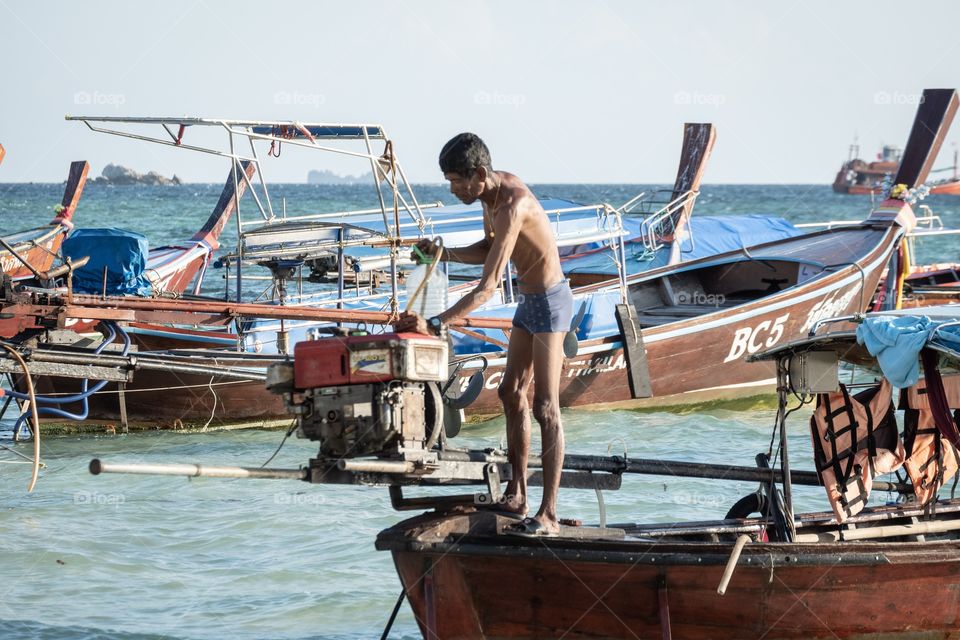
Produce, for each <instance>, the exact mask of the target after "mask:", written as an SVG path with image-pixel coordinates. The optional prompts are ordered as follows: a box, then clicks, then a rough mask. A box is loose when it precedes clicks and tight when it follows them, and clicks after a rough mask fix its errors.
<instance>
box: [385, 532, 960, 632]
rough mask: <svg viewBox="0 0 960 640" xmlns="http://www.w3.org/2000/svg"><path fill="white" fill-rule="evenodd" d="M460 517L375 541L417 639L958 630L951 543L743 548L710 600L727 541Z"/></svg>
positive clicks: (959, 556)
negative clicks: (633, 536)
mask: <svg viewBox="0 0 960 640" xmlns="http://www.w3.org/2000/svg"><path fill="white" fill-rule="evenodd" d="M468 518H473V519H476V518H477V514H472V516H449V517H436V516H435V517H433V518H432V519H430V518H429V517H426V521H424V520H423V519H419V520H418V519H415V520H414V521H413V522H412V523H409V522H408V523H401V524H399V525H397V526H396V527H393V528H391V529H388V530H386V531H384V532H382V533H381V534H380V536H379V537H378V540H377V548H378V549H381V550H389V551H390V552H391V553H392V555H393V559H394V564H395V566H396V569H397V573H398V575H399V576H400V580H401V582H402V583H403V587H404V590H405V592H406V595H407V598H408V601H409V603H410V606H411V608H412V609H413V612H414V615H415V617H416V620H417V623H418V624H419V626H420V630H421V633H422V634H423V637H424V638H488V639H491V638H559V637H563V638H638V637H639V638H650V637H671V636H670V635H666V634H663V629H664V626H665V624H667V623H668V624H669V629H670V633H671V634H672V637H674V638H684V639H686V640H697V639H704V640H706V639H712V640H718V639H723V638H765V639H787V638H789V639H800V638H871V639H879V638H904V637H907V638H949V637H955V634H956V633H957V632H960V618H958V611H960V609H958V598H960V544H958V543H957V542H943V543H901V542H898V543H895V544H884V543H836V544H822V543H816V544H785V543H767V544H761V543H756V544H750V545H747V547H745V548H744V551H743V555H742V556H741V558H740V561H739V563H738V565H737V568H736V570H735V572H734V574H733V577H732V579H731V581H730V583H729V586H728V588H727V591H726V595H724V596H721V595H718V593H717V587H718V585H719V584H720V581H721V578H722V575H723V571H724V567H725V565H726V563H727V560H728V558H729V556H730V552H731V550H732V547H733V543H732V542H730V543H725V544H715V543H676V542H671V543H668V542H657V541H650V542H642V541H639V540H634V541H630V542H625V541H614V540H603V541H600V540H577V539H572V538H566V537H565V538H559V539H549V540H547V539H541V540H524V539H517V538H515V537H512V536H504V535H502V534H501V535H497V533H496V531H495V530H494V531H490V527H489V525H488V526H487V527H486V528H485V527H484V524H483V523H479V525H478V523H476V522H474V523H467V524H463V523H462V521H464V520H467V519H468ZM499 519H500V520H503V518H499ZM465 526H466V527H469V528H470V529H471V531H470V533H469V535H465V536H463V537H460V535H461V534H459V533H456V532H454V533H450V531H449V530H450V529H454V530H457V529H462V528H463V527H465ZM500 526H502V524H501V525H500ZM431 538H432V541H431Z"/></svg>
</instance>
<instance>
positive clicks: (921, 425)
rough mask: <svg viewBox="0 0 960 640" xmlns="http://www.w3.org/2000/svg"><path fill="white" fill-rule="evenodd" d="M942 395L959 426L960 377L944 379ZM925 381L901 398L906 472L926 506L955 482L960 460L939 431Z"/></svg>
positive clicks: (919, 498) (918, 496)
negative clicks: (952, 480) (941, 490)
mask: <svg viewBox="0 0 960 640" xmlns="http://www.w3.org/2000/svg"><path fill="white" fill-rule="evenodd" d="M941 379H942V384H943V391H944V395H945V397H946V401H947V404H948V405H949V408H950V409H952V410H953V414H952V416H951V418H952V420H953V422H954V424H955V425H958V426H960V375H958V374H954V375H949V376H942V378H941ZM926 385H927V381H926V378H924V379H922V380H920V381H919V382H918V383H917V384H915V385H914V386H912V387H910V388H909V389H907V390H905V391H904V392H903V393H902V394H901V407H902V408H903V410H904V411H903V418H904V423H903V439H904V446H905V447H906V454H907V459H906V461H905V462H904V465H903V466H904V468H905V469H906V471H907V475H909V476H910V482H911V484H913V493H914V495H916V497H917V501H918V502H919V503H920V504H922V505H927V504H929V503H930V502H932V501H934V500H936V498H937V494H938V493H939V491H940V489H941V488H942V487H943V485H944V484H946V483H947V482H948V481H949V480H950V479H951V478H953V477H954V476H955V475H956V473H957V469H958V467H960V460H958V457H957V450H956V448H955V447H954V446H953V445H952V444H951V443H950V441H949V440H947V439H946V438H945V437H944V435H943V433H942V432H941V429H939V428H938V427H937V424H936V421H935V420H934V415H933V409H932V408H931V403H930V396H929V394H928V393H927V388H926Z"/></svg>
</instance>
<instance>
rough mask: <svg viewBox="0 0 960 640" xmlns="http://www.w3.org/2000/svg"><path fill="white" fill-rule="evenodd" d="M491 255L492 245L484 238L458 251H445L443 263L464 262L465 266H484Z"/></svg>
mask: <svg viewBox="0 0 960 640" xmlns="http://www.w3.org/2000/svg"><path fill="white" fill-rule="evenodd" d="M488 253H490V243H489V242H487V239H486V238H484V239H482V240H480V241H479V242H474V243H473V244H471V245H469V246H466V247H459V248H457V249H446V248H445V249H444V250H443V255H442V256H441V257H440V260H441V261H447V262H462V263H463V264H483V263H484V262H486V260H487V254H488Z"/></svg>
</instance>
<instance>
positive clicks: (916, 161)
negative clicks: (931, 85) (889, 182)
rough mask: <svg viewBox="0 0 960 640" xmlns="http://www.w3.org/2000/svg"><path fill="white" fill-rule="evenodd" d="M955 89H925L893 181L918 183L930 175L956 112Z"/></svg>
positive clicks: (895, 182)
mask: <svg viewBox="0 0 960 640" xmlns="http://www.w3.org/2000/svg"><path fill="white" fill-rule="evenodd" d="M958 105H960V99H958V98H957V92H956V90H955V89H925V90H924V92H923V100H922V101H921V103H920V105H919V106H918V107H917V115H916V117H915V118H914V120H913V129H911V130H910V138H909V139H908V140H907V146H906V147H905V148H904V150H903V158H902V159H901V160H900V168H899V169H898V170H897V177H896V179H895V180H894V184H905V185H907V187H916V186H919V185H921V184H923V182H924V181H925V180H926V179H927V176H928V175H929V174H930V169H931V168H932V166H933V163H934V162H935V161H936V159H937V154H938V153H939V152H940V146H941V145H942V144H943V140H944V138H945V137H946V135H947V131H948V130H949V129H950V124H951V123H952V122H953V117H954V115H956V113H957V107H958Z"/></svg>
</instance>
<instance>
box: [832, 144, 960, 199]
mask: <svg viewBox="0 0 960 640" xmlns="http://www.w3.org/2000/svg"><path fill="white" fill-rule="evenodd" d="M900 153H901V150H900V147H895V146H892V145H884V147H883V150H882V151H881V152H880V153H879V154H877V159H876V160H875V161H874V162H867V161H865V160H861V159H860V158H859V157H858V156H859V155H860V145H859V144H857V143H856V142H854V143H853V144H852V145H850V157H849V158H848V159H847V161H846V162H845V163H843V166H842V167H841V168H840V171H838V172H837V177H836V178H834V180H833V190H834V191H835V192H837V193H849V194H853V195H868V194H871V193H873V194H876V195H880V192H881V191H882V190H883V179H884V178H885V177H886V176H888V175H889V176H893V175H894V174H895V173H896V172H897V167H898V166H900ZM943 171H950V172H951V177H950V178H945V179H942V180H935V181H931V182H928V183H927V186H928V187H930V193H935V194H940V195H949V196H960V175H958V174H957V150H956V149H954V151H953V166H952V167H945V168H943V169H934V170H932V171H931V172H930V173H936V172H943Z"/></svg>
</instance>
